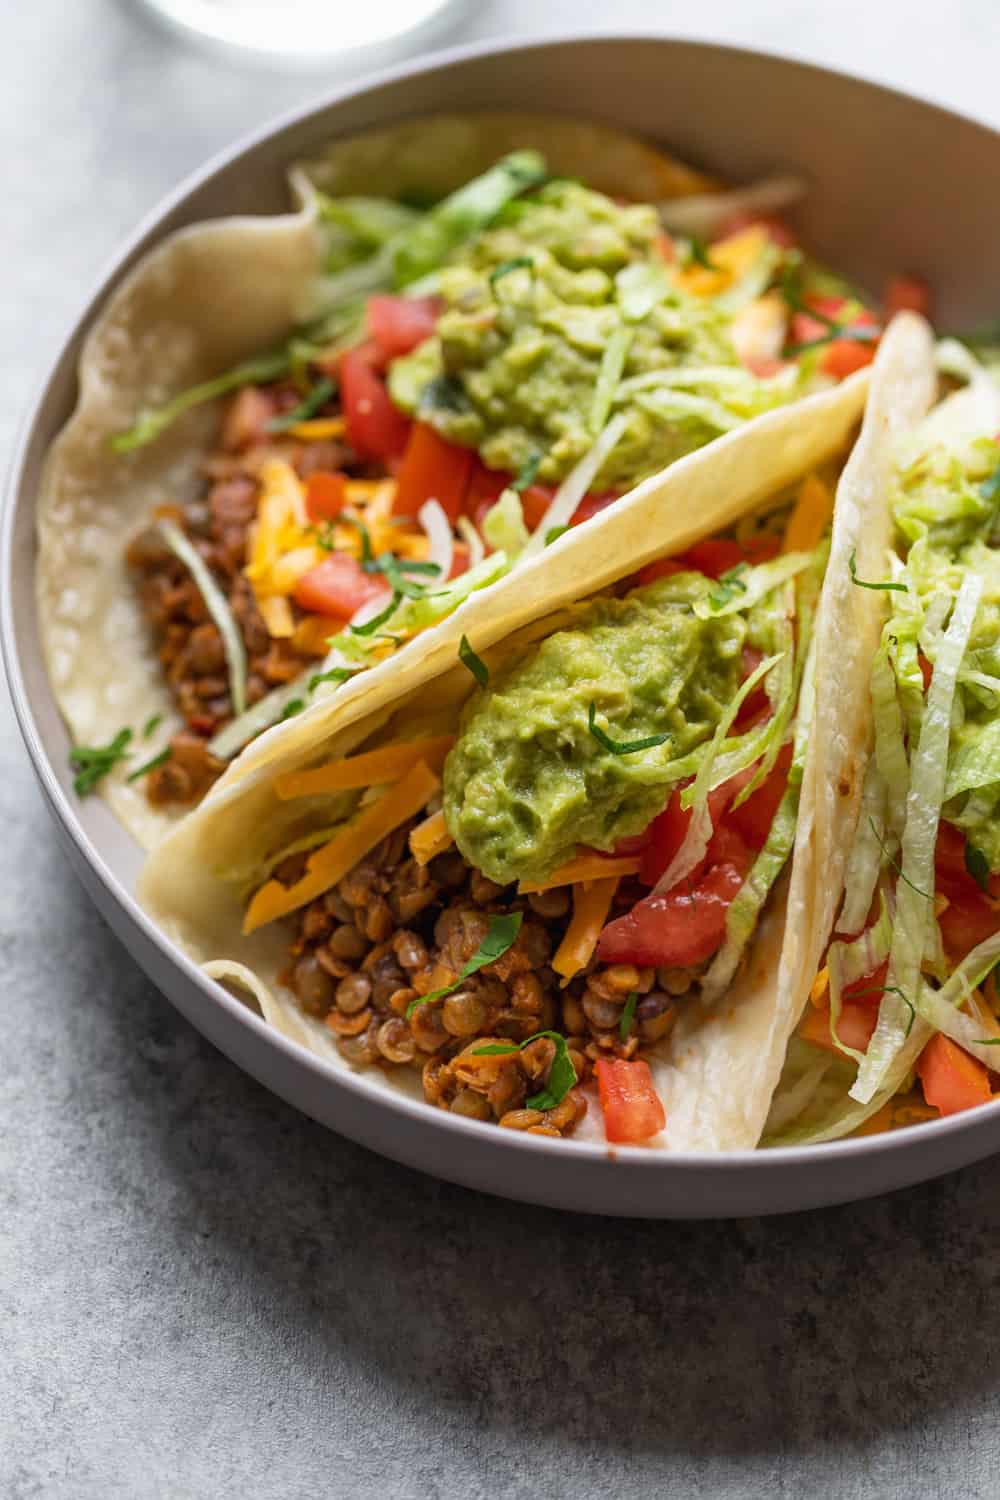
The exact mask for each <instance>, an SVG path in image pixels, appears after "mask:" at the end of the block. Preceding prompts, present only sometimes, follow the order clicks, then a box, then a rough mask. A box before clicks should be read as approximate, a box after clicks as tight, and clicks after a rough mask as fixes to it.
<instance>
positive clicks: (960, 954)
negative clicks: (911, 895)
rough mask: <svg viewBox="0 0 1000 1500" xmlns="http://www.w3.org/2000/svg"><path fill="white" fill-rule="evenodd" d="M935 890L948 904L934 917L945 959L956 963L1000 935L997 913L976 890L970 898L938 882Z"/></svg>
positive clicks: (965, 892) (980, 892) (960, 891)
mask: <svg viewBox="0 0 1000 1500" xmlns="http://www.w3.org/2000/svg"><path fill="white" fill-rule="evenodd" d="M938 889H939V890H940V892H941V894H942V895H943V896H945V897H947V900H948V905H947V907H946V908H945V910H944V911H943V912H942V913H941V915H940V916H939V917H938V925H939V926H940V928H941V941H942V942H943V943H944V947H945V952H946V953H947V954H948V956H949V958H952V959H954V960H955V961H956V962H957V961H959V960H960V959H963V958H964V957H965V955H966V954H967V953H971V952H972V950H973V948H978V946H979V944H980V943H985V941H986V939H987V938H988V937H992V936H993V934H994V933H995V932H997V931H1000V911H997V910H996V908H995V907H994V906H993V905H992V903H991V902H989V901H987V899H986V897H985V896H984V895H983V893H982V891H980V890H978V889H977V890H976V891H975V893H974V894H973V893H970V892H969V891H968V890H967V889H961V890H960V889H958V888H957V887H952V886H951V885H950V884H949V883H948V882H946V881H939V882H938Z"/></svg>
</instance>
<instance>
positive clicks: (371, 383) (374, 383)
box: [339, 345, 410, 462]
mask: <svg viewBox="0 0 1000 1500" xmlns="http://www.w3.org/2000/svg"><path fill="white" fill-rule="evenodd" d="M375 358H376V354H375V352H374V351H373V350H372V349H371V347H370V346H366V345H360V346H359V347H358V348H357V349H349V350H348V351H347V353H346V354H344V355H342V356H341V359H340V362H339V375H340V394H341V399H342V401H343V404H344V419H345V421H346V423H347V436H348V437H349V439H350V442H351V447H352V448H353V449H354V451H355V453H357V454H358V455H359V456H360V457H361V458H375V459H381V460H382V461H383V462H388V460H389V459H394V458H399V456H400V454H401V453H402V452H403V450H404V448H405V447H406V442H407V439H408V437H409V435H410V420H409V418H408V417H405V416H404V415H403V413H402V412H401V411H397V409H396V407H395V406H393V404H392V402H391V400H390V399H389V392H388V391H387V390H386V388H385V383H384V381H383V380H382V379H381V378H380V376H379V375H378V374H377V373H376V371H375V369H374V361H375Z"/></svg>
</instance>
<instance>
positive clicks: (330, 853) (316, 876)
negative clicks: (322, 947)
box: [243, 761, 441, 933]
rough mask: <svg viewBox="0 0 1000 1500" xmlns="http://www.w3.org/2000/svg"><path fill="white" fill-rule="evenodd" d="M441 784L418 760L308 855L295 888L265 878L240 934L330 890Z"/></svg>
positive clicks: (255, 928) (282, 915) (260, 925)
mask: <svg viewBox="0 0 1000 1500" xmlns="http://www.w3.org/2000/svg"><path fill="white" fill-rule="evenodd" d="M440 785H441V782H440V779H439V777H437V776H435V774H434V772H433V771H432V770H431V769H430V767H429V766H427V765H425V764H424V762H423V761H418V762H417V764H416V765H415V766H413V768H412V769H411V770H410V771H409V772H408V773H407V775H406V776H404V777H403V779H402V781H398V782H397V783H396V784H395V785H394V786H391V787H390V788H389V789H388V790H387V791H386V792H384V793H383V794H382V796H381V797H378V798H376V800H375V801H374V802H370V803H369V804H368V806H367V807H363V808H362V809H361V810H360V811H359V812H358V814H357V816H356V817H355V818H354V819H353V820H352V821H351V822H350V823H348V824H346V825H345V826H344V827H343V828H342V829H341V830H340V832H339V833H337V834H335V835H334V837H333V838H332V839H331V840H330V841H329V843H327V844H324V845H322V847H321V848H319V849H317V850H316V851H315V852H314V853H313V854H311V855H310V856H309V859H308V860H307V862H306V868H305V874H304V875H303V876H302V878H301V879H300V880H297V881H296V882H295V884H294V885H291V886H285V885H282V884H281V882H280V880H268V881H267V882H266V883H265V884H264V885H263V886H261V888H260V890H259V891H257V893H256V895H255V896H254V897H253V900H252V901H251V902H250V905H249V907H248V908H247V912H246V916H245V917H244V919H243V931H244V933H251V932H256V930H257V928H258V927H264V926H265V925H266V924H267V923H268V922H275V921H277V919H278V918H279V917H286V916H287V915H288V914H289V912H293V911H297V910H298V908H299V907H300V906H305V905H307V903H308V902H310V901H315V899H316V897H317V896H322V895H323V894H324V892H325V891H328V890H330V888H331V887H332V886H335V885H336V884H337V881H338V880H342V879H343V877H344V876H345V875H346V874H347V873H348V871H349V870H353V868H354V866H355V865H356V864H357V863H358V860H360V859H364V857H365V855H366V854H370V853H371V851H372V850H373V849H374V848H375V845H376V844H379V843H381V841H382V840H383V839H384V838H386V837H387V836H388V835H389V834H390V833H392V831H393V829H394V828H398V827H399V825H400V823H405V822H406V820H407V819H408V818H412V817H414V816H415V815H416V814H417V813H418V812H419V811H420V810H421V808H423V807H426V806H427V803H428V802H429V801H430V799H431V797H433V795H434V793H435V792H436V791H437V790H438V788H439V787H440Z"/></svg>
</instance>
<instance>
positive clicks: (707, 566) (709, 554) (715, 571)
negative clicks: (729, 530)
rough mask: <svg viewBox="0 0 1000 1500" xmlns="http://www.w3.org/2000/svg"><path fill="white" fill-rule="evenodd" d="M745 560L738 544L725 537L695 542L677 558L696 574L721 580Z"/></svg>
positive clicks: (712, 537) (713, 537)
mask: <svg viewBox="0 0 1000 1500" xmlns="http://www.w3.org/2000/svg"><path fill="white" fill-rule="evenodd" d="M746 560H747V559H746V553H745V552H744V551H743V548H742V547H741V546H740V544H739V542H734V541H732V539H731V538H730V537H726V536H710V537H706V538H705V540H704V541H703V542H695V544H694V546H693V547H689V548H688V549H687V551H686V552H684V553H682V554H681V556H680V558H678V561H679V562H683V563H685V564H686V565H687V566H688V567H689V568H693V569H694V571H695V572H696V573H704V575H705V577H706V578H721V577H722V575H723V573H728V572H729V571H730V570H731V569H732V568H737V567H739V565H740V563H742V562H746Z"/></svg>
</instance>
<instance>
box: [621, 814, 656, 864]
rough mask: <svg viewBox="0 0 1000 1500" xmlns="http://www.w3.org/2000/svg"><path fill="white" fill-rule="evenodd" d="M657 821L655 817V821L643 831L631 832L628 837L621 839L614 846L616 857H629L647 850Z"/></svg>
mask: <svg viewBox="0 0 1000 1500" xmlns="http://www.w3.org/2000/svg"><path fill="white" fill-rule="evenodd" d="M655 822H656V819H655V818H654V820H653V822H652V823H650V825H649V827H648V828H646V829H645V830H644V831H643V832H642V833H630V834H629V835H628V836H627V837H626V838H623V839H619V840H618V842H617V844H616V845H615V847H614V854H615V856H616V858H617V857H619V856H626V857H627V856H628V855H631V854H642V853H644V852H645V850H646V849H648V847H649V840H650V835H651V831H652V829H653V827H654V825H655Z"/></svg>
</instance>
